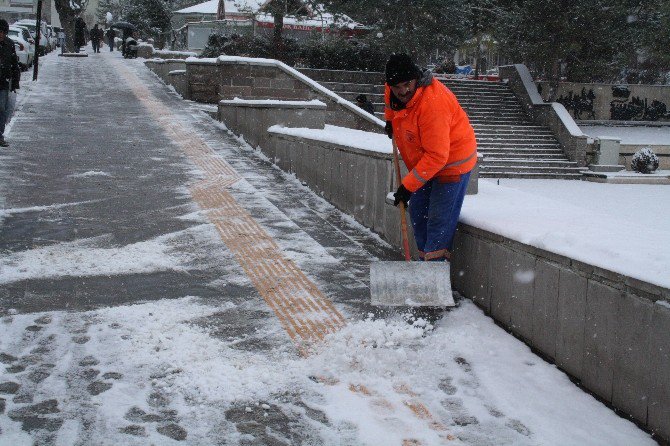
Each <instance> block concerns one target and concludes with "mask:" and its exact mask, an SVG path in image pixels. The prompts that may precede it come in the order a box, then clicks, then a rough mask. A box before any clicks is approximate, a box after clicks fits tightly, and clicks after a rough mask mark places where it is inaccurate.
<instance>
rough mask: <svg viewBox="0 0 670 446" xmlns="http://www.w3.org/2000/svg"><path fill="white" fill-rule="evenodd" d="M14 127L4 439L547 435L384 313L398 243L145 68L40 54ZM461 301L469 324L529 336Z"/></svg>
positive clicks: (4, 215) (452, 439) (2, 304)
mask: <svg viewBox="0 0 670 446" xmlns="http://www.w3.org/2000/svg"><path fill="white" fill-rule="evenodd" d="M26 82H27V81H26ZM10 128H11V130H10V132H9V134H8V135H7V140H8V141H9V143H10V147H9V148H5V149H2V151H1V152H0V204H2V208H3V209H4V210H3V211H0V212H1V213H0V253H1V255H2V259H1V260H0V334H1V336H0V445H22V444H26V445H28V444H38V445H51V444H77V445H88V444H95V445H100V444H110V445H126V444H128V445H135V444H137V445H143V444H194V445H204V444H216V445H224V444H225V445H228V444H231V445H233V444H239V445H360V444H384V445H386V444H389V445H391V444H398V445H403V446H405V445H430V444H473V445H481V444H496V445H499V444H518V445H525V444H554V443H552V442H551V441H544V440H546V439H547V438H552V437H551V435H550V434H546V433H544V434H545V435H546V436H545V437H542V436H541V435H542V434H543V433H542V432H541V430H539V431H538V432H534V431H533V428H532V426H530V427H529V426H527V425H526V423H525V422H524V420H523V419H520V416H517V415H515V414H514V413H513V412H514V411H513V410H512V409H511V407H512V404H511V403H508V402H507V401H505V400H499V399H498V400H496V398H494V397H491V395H490V391H491V389H490V388H489V389H487V387H486V384H485V380H484V379H483V378H482V377H481V376H478V375H477V368H476V367H475V366H474V365H472V363H471V359H470V358H468V357H467V349H466V348H465V347H463V349H464V351H466V353H463V351H459V349H458V348H456V349H455V348H454V347H453V345H454V344H457V342H456V341H455V340H453V339H452V337H453V336H457V335H455V334H450V333H451V332H445V333H444V334H443V335H444V336H443V337H442V338H437V337H435V339H434V340H431V336H433V328H434V327H433V325H432V324H431V323H430V322H433V323H436V321H435V320H432V321H425V320H419V321H417V320H410V321H409V322H410V323H407V320H406V318H404V319H403V318H402V317H400V316H398V315H393V314H383V313H380V312H379V311H377V310H375V309H373V308H372V307H370V306H369V304H368V300H369V289H368V283H367V281H368V273H369V263H370V261H372V260H374V259H384V260H389V259H400V256H399V254H398V253H397V252H395V250H393V249H391V248H390V247H389V246H388V245H386V244H385V243H383V242H382V241H381V240H380V239H379V238H378V237H377V236H375V235H374V234H372V233H371V232H370V231H368V230H366V229H365V228H363V227H361V226H360V225H358V224H356V223H355V222H353V220H352V219H350V218H349V217H347V216H346V215H343V214H341V213H340V212H338V211H337V210H336V209H335V208H333V207H332V206H330V205H329V204H328V203H327V202H326V201H325V200H323V199H322V198H320V197H319V196H317V195H316V194H314V193H313V192H311V191H310V190H309V189H308V188H306V187H304V186H303V185H301V184H300V182H299V181H297V180H296V179H295V178H294V177H292V176H290V175H286V174H284V173H283V172H281V171H280V170H278V169H277V168H276V167H274V166H273V165H271V164H270V163H269V162H268V161H267V160H266V159H265V158H264V157H263V156H261V155H259V153H258V152H257V151H254V150H253V149H252V148H250V147H248V146H247V145H246V144H244V143H243V142H242V141H240V140H238V138H236V137H235V136H234V135H231V134H230V133H228V132H227V131H226V130H225V128H223V127H222V126H221V125H217V123H215V122H214V121H213V120H212V119H211V118H210V117H209V116H208V115H207V114H206V113H205V112H203V111H202V110H201V109H200V108H199V107H198V105H197V104H194V103H190V102H186V101H183V100H182V99H181V98H180V97H179V96H177V95H176V94H175V93H174V92H173V91H172V90H170V89H169V88H168V87H166V86H165V85H163V84H162V83H161V82H160V81H159V79H158V78H157V77H156V76H154V75H153V74H152V73H151V72H150V71H149V70H147V69H146V68H145V67H144V65H143V64H142V61H140V60H131V61H126V60H123V59H121V58H120V56H119V54H118V53H107V52H104V51H103V52H102V53H100V54H93V53H91V54H89V57H86V58H59V57H57V56H56V55H55V54H51V55H49V56H47V57H45V58H44V59H43V66H41V67H40V80H39V81H38V82H37V83H36V84H33V85H31V88H30V91H29V92H28V93H25V94H23V96H22V97H21V98H20V100H19V106H18V109H17V111H16V114H15V116H14V118H13V122H12V124H11V126H10ZM459 311H461V313H462V314H463V315H464V316H463V321H464V322H462V326H461V327H460V328H458V327H459V322H458V320H455V319H454V320H453V321H452V322H453V324H452V325H453V326H454V328H453V329H454V330H456V333H466V332H467V333H469V330H472V331H473V333H479V332H481V330H482V328H481V327H482V324H484V326H486V327H487V330H497V331H495V333H496V336H498V337H501V338H502V339H505V341H504V342H507V343H508V344H509V345H515V346H516V345H519V343H518V341H515V340H513V339H512V338H511V337H510V336H507V335H505V334H504V333H503V332H502V330H499V329H497V328H496V327H495V325H494V324H493V323H491V322H490V321H489V320H488V319H486V318H484V317H483V316H482V315H481V312H480V311H479V310H477V309H476V308H475V307H474V306H473V305H472V304H470V303H466V302H465V301H464V302H463V308H461V309H459ZM386 318H388V319H390V320H391V319H392V320H394V321H395V325H394V324H392V323H388V324H387V323H386V322H385V321H384V319H386ZM480 318H481V320H480ZM482 320H484V321H485V322H481V321H482ZM473 321H474V322H473ZM468 336H470V337H471V338H472V335H468ZM324 338H328V339H332V340H331V341H330V343H328V344H327V346H325V345H326V344H324V343H323V342H324ZM508 338H509V340H507V339H508ZM438 339H441V340H440V341H439V342H437V341H438ZM474 343H475V344H481V342H478V341H476V340H475V341H474ZM322 345H324V346H323V347H322ZM506 345H507V344H506ZM515 348H516V347H515ZM526 350H527V349H525V346H523V347H522V348H521V350H520V351H521V352H522V353H519V357H520V359H519V360H518V362H519V363H520V364H521V366H520V367H526V368H531V367H535V368H537V367H536V365H537V364H538V362H537V361H536V359H537V358H535V357H534V355H532V354H531V353H530V352H527V351H526ZM486 354H489V353H486ZM426 358H430V359H429V360H426ZM524 358H525V359H524ZM528 358H530V359H528ZM480 365H481V363H480ZM547 367H548V368H551V367H549V366H547ZM533 370H535V369H533ZM551 373H556V374H557V375H556V376H558V378H555V379H557V380H558V381H560V382H563V381H562V380H563V379H564V377H563V375H562V374H560V373H559V372H555V371H552V372H551ZM552 376H554V375H552ZM570 386H571V385H570ZM567 392H568V393H570V392H575V395H580V394H581V392H580V391H578V390H575V388H574V386H571V387H570V390H568V391H567ZM580 401H581V400H580ZM579 404H582V405H584V406H585V407H589V408H590V407H591V406H589V405H590V404H596V405H597V409H592V408H590V409H589V410H592V411H596V412H598V411H602V413H603V414H605V415H602V416H603V417H605V416H607V417H610V416H611V417H613V418H614V419H615V420H619V419H618V417H616V415H613V414H611V413H610V411H609V409H606V408H604V407H601V405H600V404H599V403H594V402H593V400H592V399H591V398H590V397H587V398H586V399H585V400H584V402H580V403H579ZM598 413H600V412H598ZM528 419H529V420H531V421H533V418H532V417H528ZM608 419H609V418H608ZM616 422H619V421H616ZM621 422H622V423H624V422H623V421H621ZM625 423H628V422H625ZM536 425H537V426H540V427H543V428H544V426H543V424H542V423H539V424H538V423H536ZM629 425H630V423H628V424H626V425H625V429H623V428H622V429H623V432H625V435H623V434H622V435H623V438H626V439H630V438H633V439H634V440H638V439H639V438H646V437H645V434H644V433H641V432H640V431H639V430H637V429H636V428H635V427H634V426H632V425H630V426H629ZM631 426H632V427H631ZM558 429H560V426H559V427H558ZM577 431H578V433H577V434H575V435H576V437H575V438H580V437H579V435H581V432H582V431H581V430H577ZM538 435H539V436H538ZM588 436H589V435H588V434H587V435H586V437H585V438H588ZM616 438H620V437H616ZM603 441H604V442H607V443H603V444H617V443H616V441H615V442H611V441H610V439H609V438H608V437H603ZM557 444H560V443H557ZM563 444H565V443H563ZM594 444H600V443H594ZM620 444H634V442H633V443H620ZM639 444H646V443H639Z"/></svg>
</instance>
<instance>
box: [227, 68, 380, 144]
mask: <svg viewBox="0 0 670 446" xmlns="http://www.w3.org/2000/svg"><path fill="white" fill-rule="evenodd" d="M218 66H219V77H218V79H219V96H220V97H221V99H232V98H235V97H239V98H244V99H288V100H313V99H318V100H319V101H322V102H323V103H325V104H326V106H327V108H326V123H327V124H331V125H337V126H341V127H348V128H352V129H358V130H366V131H370V132H376V133H382V132H383V126H384V122H382V121H380V120H379V119H377V118H376V117H374V116H372V115H370V114H368V113H366V112H365V111H363V110H361V109H360V108H359V107H358V106H356V105H355V104H352V103H351V102H349V101H347V100H345V99H343V98H341V97H340V96H338V95H336V94H335V93H333V92H331V91H329V90H326V89H325V88H323V87H322V86H321V85H319V84H318V83H317V82H315V81H313V80H311V79H309V78H308V77H306V76H304V75H302V74H300V73H299V72H298V71H296V70H295V69H293V68H291V67H289V66H287V65H285V64H283V63H281V62H279V61H274V60H266V59H251V58H240V57H220V58H219V59H218Z"/></svg>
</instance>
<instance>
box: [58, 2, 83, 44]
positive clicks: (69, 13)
mask: <svg viewBox="0 0 670 446" xmlns="http://www.w3.org/2000/svg"><path fill="white" fill-rule="evenodd" d="M54 5H55V6H56V12H58V17H59V19H60V23H61V26H62V27H63V29H64V30H65V45H66V48H67V49H68V51H73V50H74V20H75V19H76V18H77V17H78V16H79V15H81V13H82V12H84V11H85V10H86V7H87V6H88V0H54Z"/></svg>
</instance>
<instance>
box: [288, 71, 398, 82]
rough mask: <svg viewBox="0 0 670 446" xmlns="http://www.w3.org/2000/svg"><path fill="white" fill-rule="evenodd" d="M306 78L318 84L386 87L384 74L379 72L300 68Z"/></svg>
mask: <svg viewBox="0 0 670 446" xmlns="http://www.w3.org/2000/svg"><path fill="white" fill-rule="evenodd" d="M298 71H300V72H301V73H302V74H304V75H305V76H307V77H309V78H310V79H314V80H315V81H317V82H341V83H351V84H372V85H384V82H386V79H385V78H384V73H382V72H378V71H369V72H368V71H346V70H317V69H314V68H298Z"/></svg>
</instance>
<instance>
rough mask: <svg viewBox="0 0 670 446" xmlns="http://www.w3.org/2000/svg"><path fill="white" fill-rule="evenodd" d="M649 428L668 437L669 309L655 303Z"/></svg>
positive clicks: (669, 395)
mask: <svg viewBox="0 0 670 446" xmlns="http://www.w3.org/2000/svg"><path fill="white" fill-rule="evenodd" d="M649 346H650V349H649V351H650V359H651V367H650V369H651V373H650V379H651V383H650V384H651V386H650V391H649V406H648V407H649V412H648V426H649V427H650V428H651V429H652V430H653V431H654V432H658V433H659V434H660V435H661V436H662V437H663V438H666V439H667V438H670V416H668V414H670V306H667V305H660V304H655V305H654V308H653V312H652V317H651V325H650V339H649Z"/></svg>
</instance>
